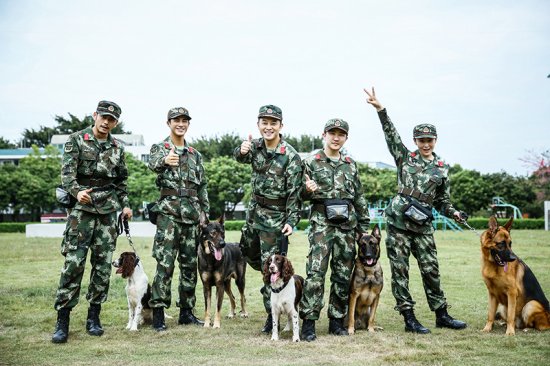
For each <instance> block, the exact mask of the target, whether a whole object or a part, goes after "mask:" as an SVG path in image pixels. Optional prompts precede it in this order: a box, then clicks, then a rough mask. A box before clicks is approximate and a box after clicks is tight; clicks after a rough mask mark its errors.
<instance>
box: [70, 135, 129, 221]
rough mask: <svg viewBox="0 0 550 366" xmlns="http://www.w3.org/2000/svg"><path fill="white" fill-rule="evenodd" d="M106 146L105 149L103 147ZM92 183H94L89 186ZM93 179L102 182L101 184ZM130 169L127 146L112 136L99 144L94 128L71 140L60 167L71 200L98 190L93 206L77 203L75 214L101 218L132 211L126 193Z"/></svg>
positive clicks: (94, 193) (93, 194)
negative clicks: (119, 211)
mask: <svg viewBox="0 0 550 366" xmlns="http://www.w3.org/2000/svg"><path fill="white" fill-rule="evenodd" d="M102 145H103V146H102ZM90 179H92V181H91V182H90ZM94 179H99V180H100V181H101V183H100V184H96V183H98V182H97V181H96V182H94V181H93V180H94ZM127 179H128V169H127V168H126V162H125V160H124V145H123V144H122V142H120V141H118V140H116V139H115V138H113V137H112V136H111V135H110V134H109V135H108V136H107V141H106V142H105V143H104V144H100V142H99V141H97V139H96V138H95V136H94V133H93V131H92V127H88V128H85V129H84V130H82V131H78V132H75V133H73V134H72V135H70V136H69V140H68V141H67V142H66V143H65V148H64V152H63V160H62V166H61V183H62V185H63V188H64V189H65V190H66V191H67V192H69V193H70V194H71V195H72V196H74V197H76V196H77V194H78V192H80V191H83V190H85V189H88V188H94V187H96V188H98V186H102V188H101V189H97V190H94V191H92V192H91V193H89V195H90V197H91V198H92V203H90V204H81V203H79V202H77V203H76V206H75V207H74V209H75V210H82V211H87V212H92V213H98V214H106V213H110V212H113V211H118V210H120V209H121V208H122V207H130V203H129V201H128V191H127V182H126V181H127Z"/></svg>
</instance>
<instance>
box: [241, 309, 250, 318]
mask: <svg viewBox="0 0 550 366" xmlns="http://www.w3.org/2000/svg"><path fill="white" fill-rule="evenodd" d="M239 316H240V317H241V318H248V313H247V312H246V311H242V310H241V311H240V312H239Z"/></svg>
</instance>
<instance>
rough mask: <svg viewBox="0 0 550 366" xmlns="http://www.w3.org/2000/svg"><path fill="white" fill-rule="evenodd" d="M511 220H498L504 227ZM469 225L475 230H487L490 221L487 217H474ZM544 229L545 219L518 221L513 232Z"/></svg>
mask: <svg viewBox="0 0 550 366" xmlns="http://www.w3.org/2000/svg"><path fill="white" fill-rule="evenodd" d="M508 220H509V219H498V223H499V225H504V224H506V222H507V221H508ZM468 224H469V225H470V226H471V227H473V228H474V229H479V230H485V229H487V227H488V225H489V219H488V218H486V217H472V218H470V219H468ZM540 229H544V219H516V220H514V223H513V225H512V230H540Z"/></svg>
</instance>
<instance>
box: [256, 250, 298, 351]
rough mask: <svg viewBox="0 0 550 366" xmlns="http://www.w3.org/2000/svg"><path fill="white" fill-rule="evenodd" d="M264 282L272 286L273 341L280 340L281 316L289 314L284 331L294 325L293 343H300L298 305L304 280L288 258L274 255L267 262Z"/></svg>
mask: <svg viewBox="0 0 550 366" xmlns="http://www.w3.org/2000/svg"><path fill="white" fill-rule="evenodd" d="M264 282H265V283H269V284H270V286H271V315H272V317H273V330H272V333H271V340H272V341H277V340H279V316H281V315H283V314H287V316H288V321H287V324H286V326H285V329H283V331H286V330H290V327H291V325H292V341H293V342H299V341H300V329H299V315H298V305H299V304H300V299H301V298H302V289H303V287H304V279H303V278H302V277H301V276H299V275H295V274H294V268H292V263H290V260H289V259H288V258H287V257H285V256H282V255H279V254H274V255H272V256H270V257H269V258H268V259H267V260H266V261H265V264H264Z"/></svg>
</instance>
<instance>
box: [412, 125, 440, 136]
mask: <svg viewBox="0 0 550 366" xmlns="http://www.w3.org/2000/svg"><path fill="white" fill-rule="evenodd" d="M424 137H428V138H433V139H435V138H437V130H436V129H435V126H434V125H431V124H429V123H421V124H419V125H416V126H414V129H413V138H415V139H421V138H424Z"/></svg>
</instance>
